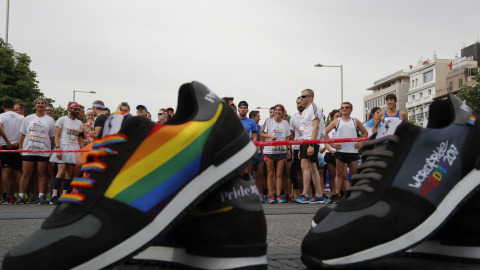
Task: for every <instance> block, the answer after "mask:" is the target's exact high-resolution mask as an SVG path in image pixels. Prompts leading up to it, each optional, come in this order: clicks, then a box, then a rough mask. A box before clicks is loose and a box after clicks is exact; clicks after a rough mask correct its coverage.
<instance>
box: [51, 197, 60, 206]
mask: <svg viewBox="0 0 480 270" xmlns="http://www.w3.org/2000/svg"><path fill="white" fill-rule="evenodd" d="M50 204H58V196H53V197H52V199H51V200H50Z"/></svg>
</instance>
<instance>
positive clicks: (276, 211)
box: [0, 204, 480, 270]
mask: <svg viewBox="0 0 480 270" xmlns="http://www.w3.org/2000/svg"><path fill="white" fill-rule="evenodd" d="M320 207H323V206H322V205H302V204H273V205H269V204H264V209H265V215H266V219H267V227H268V236H267V243H268V245H269V247H268V254H267V257H268V263H269V269H307V268H306V267H305V266H304V265H303V264H302V263H301V260H300V253H301V252H300V244H301V242H302V239H303V237H304V236H305V234H306V233H307V232H308V230H309V228H310V222H311V218H312V216H313V214H314V213H315V212H316V211H317V210H318V209H319V208H320ZM53 209H54V206H52V205H0V228H1V233H0V243H2V244H1V245H0V263H1V261H2V260H3V257H4V256H5V254H6V253H7V252H8V251H9V250H10V249H12V248H13V247H15V246H16V245H18V244H19V243H20V242H22V241H23V240H24V239H26V238H27V237H28V236H29V235H31V234H32V233H33V232H35V231H36V230H37V229H38V228H39V227H40V225H41V223H42V222H43V220H44V219H45V218H47V217H48V215H49V214H50V213H51V212H52V211H53ZM333 244H338V245H341V244H342V243H319V245H333ZM114 269H122V270H128V269H142V270H144V269H170V268H165V267H159V266H152V265H122V266H116V267H114ZM348 269H405V270H407V269H408V270H412V269H445V270H446V269H448V270H451V269H467V270H468V269H480V263H479V262H454V261H440V260H435V259H428V258H410V257H388V258H385V259H381V260H377V261H374V262H371V263H366V264H365V265H362V266H359V267H356V268H355V267H351V268H348Z"/></svg>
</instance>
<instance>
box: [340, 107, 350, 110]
mask: <svg viewBox="0 0 480 270" xmlns="http://www.w3.org/2000/svg"><path fill="white" fill-rule="evenodd" d="M340 109H345V110H348V109H350V106H342V107H340Z"/></svg>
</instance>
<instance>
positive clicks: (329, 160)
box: [325, 151, 337, 166]
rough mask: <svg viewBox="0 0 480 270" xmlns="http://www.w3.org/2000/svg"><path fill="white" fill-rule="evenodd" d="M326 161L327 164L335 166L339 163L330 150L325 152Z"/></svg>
mask: <svg viewBox="0 0 480 270" xmlns="http://www.w3.org/2000/svg"><path fill="white" fill-rule="evenodd" d="M325 163H327V164H331V165H333V166H335V165H336V164H337V162H336V161H335V157H334V156H333V155H332V153H330V152H328V151H327V153H325Z"/></svg>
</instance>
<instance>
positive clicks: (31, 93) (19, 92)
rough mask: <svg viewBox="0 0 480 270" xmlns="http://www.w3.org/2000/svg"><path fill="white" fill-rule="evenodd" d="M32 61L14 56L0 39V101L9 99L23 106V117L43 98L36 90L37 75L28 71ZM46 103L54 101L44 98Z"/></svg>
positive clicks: (21, 54)
mask: <svg viewBox="0 0 480 270" xmlns="http://www.w3.org/2000/svg"><path fill="white" fill-rule="evenodd" d="M31 62H32V60H31V59H30V57H29V56H28V55H26V54H24V53H20V54H15V51H14V50H13V49H12V48H11V46H10V45H9V44H6V43H5V42H4V40H3V39H1V38H0V100H4V99H8V98H9V99H11V100H13V102H15V103H17V102H22V103H24V104H25V107H26V109H25V115H29V114H32V113H33V112H34V107H35V106H34V104H33V102H34V101H35V100H36V99H37V98H39V97H43V96H44V95H43V93H42V92H41V91H40V89H39V88H38V81H37V73H36V72H34V71H32V70H30V63H31ZM45 99H46V101H47V103H53V102H55V100H53V99H51V98H45Z"/></svg>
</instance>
